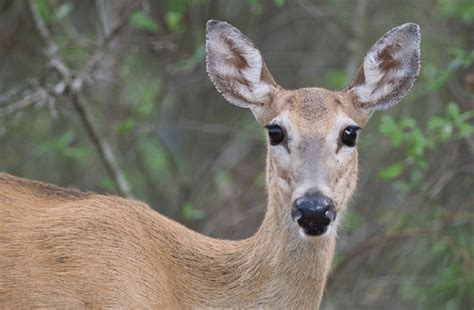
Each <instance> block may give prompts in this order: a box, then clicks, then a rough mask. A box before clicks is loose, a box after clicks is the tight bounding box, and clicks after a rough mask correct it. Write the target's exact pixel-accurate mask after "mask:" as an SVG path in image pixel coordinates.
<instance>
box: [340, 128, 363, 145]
mask: <svg viewBox="0 0 474 310" xmlns="http://www.w3.org/2000/svg"><path fill="white" fill-rule="evenodd" d="M359 129H360V127H357V126H347V127H346V128H345V129H344V131H343V132H342V136H341V140H342V143H344V144H345V145H347V146H350V147H352V146H354V145H355V144H356V140H357V131H358V130H359Z"/></svg>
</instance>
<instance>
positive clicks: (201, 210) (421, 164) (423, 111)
mask: <svg viewBox="0 0 474 310" xmlns="http://www.w3.org/2000/svg"><path fill="white" fill-rule="evenodd" d="M211 18H213V19H221V20H225V21H228V22H230V23H231V24H233V25H234V26H236V27H238V28H239V29H241V30H242V32H244V33H245V34H247V35H248V36H249V37H250V38H251V39H252V40H253V41H254V42H255V43H256V44H257V45H258V47H259V48H260V50H261V52H262V54H263V56H264V59H265V61H266V63H267V65H268V67H269V68H270V70H271V72H272V73H273V76H274V77H275V79H276V80H277V81H278V82H279V84H280V85H282V86H283V87H285V88H298V87H303V86H320V87H327V88H331V89H342V88H343V87H344V86H345V85H347V83H348V82H349V81H350V79H351V77H352V76H353V75H354V72H355V71H356V69H357V67H358V66H359V64H360V63H361V61H362V58H363V56H364V54H365V52H366V51H367V50H368V48H369V47H370V46H371V45H372V44H373V43H374V42H375V40H376V39H378V38H379V37H380V36H381V35H383V34H384V33H385V32H386V31H388V30H389V29H391V28H392V27H394V26H397V25H399V24H402V23H405V22H410V21H412V22H416V23H418V24H419V25H420V26H421V31H422V57H421V59H422V69H421V73H420V77H419V78H418V80H417V82H416V83H415V86H414V87H413V89H412V90H411V91H410V92H409V93H408V95H407V97H406V98H405V99H403V101H402V103H401V104H400V105H398V106H397V107H396V108H394V109H392V110H390V111H387V112H381V113H377V114H375V115H374V116H373V117H372V119H371V121H370V123H369V125H368V126H367V127H366V129H364V132H363V134H362V136H361V137H360V141H359V150H360V171H361V172H360V177H359V184H358V189H357V192H356V195H355V197H354V199H353V200H352V202H351V204H350V206H349V211H348V212H347V213H346V215H345V218H344V225H343V226H342V227H341V229H340V232H339V240H338V249H337V256H336V259H335V261H334V265H333V272H332V274H331V276H330V279H329V283H328V287H327V293H326V295H325V298H324V301H323V309H380V308H382V307H383V308H386V309H473V308H474V225H473V224H474V96H473V94H474V51H473V49H474V2H473V1H472V0H417V1H406V0H405V1H375V0H355V1H342V0H319V1H310V0H294V1H290V0H267V1H263V0H248V1H224V0H221V1H218V0H166V1H165V0H160V1H152V0H140V1H133V0H117V1H112V0H96V1H91V0H87V1H59V0H37V1H32V2H31V3H30V2H27V1H13V0H10V1H9V0H0V29H2V31H1V33H0V57H1V59H2V62H1V64H0V150H1V152H0V155H1V156H0V171H5V172H8V173H11V174H15V175H18V176H22V177H27V178H32V179H38V180H43V181H47V182H51V183H55V184H59V185H62V186H71V187H77V188H79V189H81V190H88V191H96V192H99V193H109V194H118V195H122V196H123V195H128V196H133V197H135V198H137V199H140V200H143V201H146V202H147V203H149V204H150V205H151V206H152V207H153V208H155V209H156V210H158V211H159V212H161V213H163V214H165V215H167V216H169V217H172V218H174V219H176V220H177V221H179V222H182V223H184V224H185V225H187V226H188V227H191V228H193V229H195V230H197V231H200V232H202V233H204V234H207V235H211V236H215V237H220V238H230V239H237V238H244V237H248V236H250V235H252V234H253V233H254V232H255V231H256V229H257V227H258V225H259V224H260V222H261V220H262V217H263V213H264V210H265V184H264V180H265V178H264V159H265V147H264V132H263V130H262V129H261V128H259V126H258V125H257V124H256V123H255V122H254V120H253V117H252V115H251V113H249V112H248V111H246V110H244V109H239V108H237V107H234V106H232V105H230V104H228V103H227V102H226V101H225V100H224V99H223V98H222V97H221V96H220V95H219V94H218V93H217V91H216V90H215V89H214V88H213V86H212V84H211V82H210V81H209V79H208V77H207V74H206V71H205V61H204V58H205V55H204V39H205V38H204V28H205V23H206V21H207V20H208V19H211ZM39 30H42V33H40V32H39Z"/></svg>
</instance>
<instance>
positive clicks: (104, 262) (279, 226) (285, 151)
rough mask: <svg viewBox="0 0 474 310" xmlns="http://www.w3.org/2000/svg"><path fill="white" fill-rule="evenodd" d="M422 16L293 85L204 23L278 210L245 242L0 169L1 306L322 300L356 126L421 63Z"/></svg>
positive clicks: (217, 77)
mask: <svg viewBox="0 0 474 310" xmlns="http://www.w3.org/2000/svg"><path fill="white" fill-rule="evenodd" d="M419 44H420V34H419V28H418V26H417V25H416V24H405V25H402V26H399V27H396V28H394V29H392V30H391V31H389V32H388V33H387V34H386V35H384V36H383V37H382V38H381V39H380V40H378V41H377V42H376V43H375V45H374V46H373V47H372V48H371V49H370V50H369V52H368V53H367V55H366V56H365V58H364V60H363V64H362V66H361V68H360V70H359V71H358V73H357V76H356V77H355V79H354V80H353V82H351V83H350V85H349V86H348V87H347V88H346V89H344V90H342V91H330V90H326V89H322V88H302V89H297V90H286V89H283V88H282V87H280V86H278V85H277V84H276V83H275V81H274V80H273V78H272V76H271V74H270V72H269V71H268V68H267V66H266V65H265V63H264V62H263V60H262V56H261V55H260V52H259V51H258V49H257V48H256V47H255V46H254V45H253V44H252V43H251V42H250V40H249V39H248V38H247V37H245V36H244V35H243V34H242V33H240V32H239V31H238V30H237V29H235V28H234V27H232V26H231V25H229V24H227V23H225V22H220V21H214V20H211V21H209V22H208V23H207V35H206V49H207V70H208V72H209V76H210V78H211V80H212V82H213V83H214V85H215V86H216V88H217V90H218V91H219V92H221V93H222V95H223V96H224V97H225V98H226V99H227V100H228V101H229V102H230V103H232V104H235V105H237V106H240V107H245V108H249V109H250V110H251V111H252V112H253V114H254V116H255V118H256V119H257V121H258V123H259V124H260V125H262V127H266V130H267V131H268V139H267V140H268V141H267V146H268V156H267V171H266V173H267V188H268V208H267V212H266V215H265V218H264V220H263V223H262V225H261V227H260V228H259V229H258V231H257V232H256V234H255V235H254V236H253V237H251V238H248V239H245V240H240V241H227V240H219V239H212V238H209V237H206V236H203V235H201V234H198V233H196V232H193V231H191V230H189V229H187V228H185V227H183V226H182V225H180V224H178V223H176V222H174V221H172V220H170V219H168V218H165V217H163V216H162V215H160V214H158V213H156V212H155V211H153V210H152V209H151V208H149V207H148V206H147V205H145V204H143V203H141V202H138V201H134V200H128V199H122V198H118V197H113V196H103V195H98V194H94V193H83V192H79V191H76V190H71V189H64V188H60V187H56V186H53V185H49V184H44V183H40V182H36V181H29V180H25V179H20V178H16V177H13V176H10V175H6V174H0V307H1V308H11V309H19V308H33V307H58V308H82V307H92V308H105V307H114V308H157V309H182V308H272V309H276V308H278V309H289V308H301V309H315V308H318V307H319V304H320V302H321V298H322V294H323V291H324V286H325V282H326V277H327V275H328V272H329V269H330V266H331V260H332V257H333V253H334V246H335V239H336V229H337V226H338V223H339V221H340V219H341V213H342V212H343V210H344V209H345V208H346V205H347V203H348V200H349V198H350V197H351V194H352V193H353V191H354V188H355V186H356V181H357V149H356V147H355V144H356V140H357V135H358V133H359V131H360V129H361V128H363V127H364V126H365V124H366V121H367V120H368V118H369V117H370V115H371V114H372V112H374V111H376V110H385V109H387V108H390V107H391V106H393V105H395V104H396V103H397V102H398V101H399V100H400V99H401V98H402V97H403V96H404V95H405V93H406V92H407V91H408V90H409V89H410V87H411V86H412V85H413V82H414V81H415V78H416V76H417V74H418V71H419V53H420V51H419Z"/></svg>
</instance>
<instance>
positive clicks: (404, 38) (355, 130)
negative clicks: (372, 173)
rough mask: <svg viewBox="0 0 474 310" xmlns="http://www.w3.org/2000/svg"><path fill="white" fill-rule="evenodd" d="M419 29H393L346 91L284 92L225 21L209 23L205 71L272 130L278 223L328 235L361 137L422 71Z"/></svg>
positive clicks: (270, 172) (270, 174) (352, 175)
mask: <svg viewBox="0 0 474 310" xmlns="http://www.w3.org/2000/svg"><path fill="white" fill-rule="evenodd" d="M419 44H420V34H419V27H418V25H416V24H413V23H409V24H404V25H402V26H399V27H396V28H394V29H392V30H391V31H389V32H388V33H387V34H385V35H384V36H383V37H382V38H381V39H379V40H378V41H377V42H376V43H375V44H374V45H373V46H372V47H371V48H370V50H369V51H368V53H367V55H366V56H365V58H364V60H363V64H362V66H361V67H360V69H359V71H358V73H357V74H356V77H355V78H354V79H353V81H352V82H351V83H350V84H349V86H348V87H347V88H346V89H344V90H341V91H331V90H327V89H323V88H301V89H296V90H286V89H284V88H282V87H281V86H279V85H278V84H277V83H276V82H275V80H274V79H273V77H272V75H271V74H270V71H269V70H268V68H267V66H266V65H265V63H264V62H263V59H262V56H261V54H260V52H259V50H258V49H257V48H256V47H255V45H254V44H253V43H252V42H251V41H250V40H249V39H248V38H247V37H246V36H245V35H243V34H242V33H241V32H240V31H239V30H237V29H236V28H234V27H233V26H231V25H229V24H228V23H225V22H221V21H215V20H211V21H209V22H208V23H207V35H206V50H207V71H208V73H209V76H210V78H211V80H212V82H213V83H214V85H215V87H216V88H217V90H218V91H219V92H220V93H221V94H222V95H223V96H224V97H225V98H226V99H227V100H228V101H229V102H230V103H232V104H234V105H237V106H239V107H243V108H249V109H250V110H251V111H252V112H253V114H254V116H255V118H256V120H257V122H258V123H259V124H260V125H262V127H265V128H266V130H267V131H268V138H267V145H268V157H267V180H268V182H267V185H268V190H269V195H270V199H273V200H276V201H277V202H278V203H273V204H272V203H270V204H269V207H270V208H276V210H273V213H274V214H276V215H277V217H278V218H279V221H280V223H279V224H280V225H287V226H290V227H294V228H291V229H293V230H294V231H299V233H300V234H301V235H302V236H305V237H306V236H319V235H330V234H331V233H330V231H332V230H331V229H330V228H331V227H332V226H335V225H336V224H333V223H337V222H338V217H337V215H338V213H340V212H341V211H343V210H344V208H345V207H346V205H347V202H348V199H349V198H350V197H351V194H352V193H353V191H354V189H355V186H356V181H357V148H356V144H357V136H358V135H359V134H360V133H361V131H362V129H363V128H364V126H365V124H366V122H367V120H368V119H369V117H370V115H371V114H372V113H373V112H374V111H377V110H385V109H388V108H390V107H392V106H394V105H395V104H397V103H398V102H399V101H400V99H401V98H402V97H403V96H404V95H405V94H406V92H407V91H408V90H409V89H410V88H411V86H412V85H413V83H414V81H415V79H416V76H417V75H418V71H419V67H420V64H419V54H420V48H419Z"/></svg>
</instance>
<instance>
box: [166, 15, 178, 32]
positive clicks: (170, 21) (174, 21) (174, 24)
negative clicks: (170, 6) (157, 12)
mask: <svg viewBox="0 0 474 310" xmlns="http://www.w3.org/2000/svg"><path fill="white" fill-rule="evenodd" d="M181 18H182V14H181V13H180V12H167V13H166V15H165V22H166V25H168V28H169V29H170V30H171V31H172V32H179V31H180V30H181V28H182V27H181V26H182V25H181Z"/></svg>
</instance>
